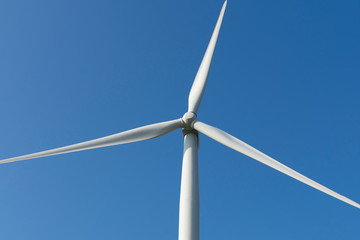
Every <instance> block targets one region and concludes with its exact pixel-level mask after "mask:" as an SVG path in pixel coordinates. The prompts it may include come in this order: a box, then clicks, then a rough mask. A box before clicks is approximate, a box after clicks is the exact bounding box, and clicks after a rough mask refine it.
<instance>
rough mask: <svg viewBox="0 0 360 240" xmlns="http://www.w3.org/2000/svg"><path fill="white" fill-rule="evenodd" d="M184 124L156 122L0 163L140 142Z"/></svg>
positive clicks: (176, 121)
mask: <svg viewBox="0 0 360 240" xmlns="http://www.w3.org/2000/svg"><path fill="white" fill-rule="evenodd" d="M182 126H183V123H182V121H181V119H177V120H172V121H167V122H161V123H155V124H151V125H147V126H143V127H139V128H135V129H132V130H128V131H125V132H121V133H117V134H113V135H110V136H107V137H102V138H97V139H94V140H90V141H86V142H82V143H77V144H73V145H69V146H65V147H60V148H55V149H51V150H47V151H42V152H37V153H32V154H27V155H23V156H19V157H13V158H7V159H3V160H0V164H2V163H9V162H15V161H21V160H27V159H32V158H40V157H46V156H51V155H58V154H64V153H70V152H77V151H82V150H87V149H92V148H101V147H107V146H113V145H119V144H125V143H131V142H138V141H142V140H147V139H151V138H156V137H160V136H162V135H165V134H167V133H169V132H171V131H174V130H176V129H178V128H181V127H182Z"/></svg>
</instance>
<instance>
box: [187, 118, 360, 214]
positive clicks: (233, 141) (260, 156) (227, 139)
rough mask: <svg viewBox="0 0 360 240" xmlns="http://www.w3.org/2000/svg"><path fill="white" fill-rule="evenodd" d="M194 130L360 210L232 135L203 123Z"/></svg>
mask: <svg viewBox="0 0 360 240" xmlns="http://www.w3.org/2000/svg"><path fill="white" fill-rule="evenodd" d="M194 128H195V129H196V130H197V131H199V132H201V133H203V134H205V135H207V136H208V137H210V138H212V139H214V140H216V141H218V142H219V143H222V144H224V145H225V146H228V147H229V148H232V149H234V150H235V151H238V152H240V153H243V154H245V155H247V156H249V157H251V158H253V159H255V160H257V161H259V162H261V163H264V164H265V165H268V166H269V167H272V168H274V169H276V170H278V171H280V172H282V173H285V174H286V175H288V176H290V177H292V178H295V179H296V180H299V181H300V182H303V183H305V184H307V185H309V186H311V187H313V188H316V189H317V190H320V191H322V192H324V193H326V194H329V195H330V196H333V197H334V198H337V199H339V200H341V201H343V202H346V203H348V204H350V205H352V206H354V207H357V208H360V205H359V204H358V203H356V202H354V201H352V200H350V199H348V198H346V197H344V196H342V195H340V194H338V193H336V192H334V191H332V190H331V189H329V188H327V187H324V186H323V185H321V184H319V183H317V182H315V181H313V180H311V179H310V178H307V177H305V176H304V175H302V174H300V173H298V172H296V171H294V170H292V169H291V168H289V167H287V166H285V165H284V164H281V163H280V162H278V161H276V160H275V159H273V158H271V157H269V156H267V155H265V154H264V153H262V152H260V151H258V150H256V149H255V148H253V147H251V146H250V145H248V144H246V143H244V142H243V141H241V140H239V139H237V138H235V137H233V136H231V135H230V134H228V133H226V132H224V131H222V130H220V129H218V128H215V127H212V126H209V125H207V124H205V123H202V122H199V121H197V122H195V123H194Z"/></svg>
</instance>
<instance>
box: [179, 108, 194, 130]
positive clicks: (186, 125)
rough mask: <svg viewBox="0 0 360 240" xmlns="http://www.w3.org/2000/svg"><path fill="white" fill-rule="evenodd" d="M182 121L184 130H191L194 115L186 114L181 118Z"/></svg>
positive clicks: (191, 113)
mask: <svg viewBox="0 0 360 240" xmlns="http://www.w3.org/2000/svg"><path fill="white" fill-rule="evenodd" d="M182 121H183V123H184V128H186V129H193V128H194V127H193V126H194V122H195V121H196V113H193V112H187V113H185V114H184V116H183V117H182Z"/></svg>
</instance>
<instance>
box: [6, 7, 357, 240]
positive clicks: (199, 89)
mask: <svg viewBox="0 0 360 240" xmlns="http://www.w3.org/2000/svg"><path fill="white" fill-rule="evenodd" d="M226 4H227V1H225V2H224V4H223V6H222V9H221V12H220V16H219V18H218V20H217V23H216V26H215V29H214V32H213V34H212V37H211V39H210V42H209V45H208V47H207V50H206V52H205V55H204V57H203V60H202V62H201V65H200V68H199V70H198V72H197V74H196V77H195V80H194V83H193V85H192V88H191V90H190V94H189V100H188V111H187V112H186V113H185V114H184V115H183V117H182V118H180V119H176V120H172V121H166V122H161V123H156V124H152V125H147V126H143V127H139V128H135V129H132V130H128V131H125V132H120V133H117V134H114V135H110V136H106V137H102V138H98V139H94V140H90V141H86V142H82V143H78V144H73V145H68V146H65V147H60V148H55V149H51V150H47V151H42V152H37V153H32V154H28V155H23V156H19V157H13V158H8V159H4V160H0V163H1V164H2V163H10V162H16V161H21V160H27V159H32V158H40V157H46V156H51V155H57V154H64V153H70V152H77V151H82V150H87V149H93V148H101V147H107V146H113V145H119V144H125V143H131V142H137V141H143V140H147V139H151V138H156V137H160V136H162V135H165V134H167V133H169V132H172V131H174V130H176V129H182V131H183V136H184V153H183V166H182V175H181V192H180V207H179V208H180V209H179V240H198V239H199V180H198V155H197V152H198V143H199V138H198V132H200V133H203V134H204V135H206V136H208V137H210V138H212V139H214V140H215V141H218V142H219V143H221V144H224V145H225V146H228V147H229V148H232V149H234V150H235V151H238V152H240V153H243V154H245V155H247V156H249V157H250V158H253V159H254V160H257V161H259V162H261V163H263V164H265V165H267V166H269V167H271V168H274V169H276V170H278V171H279V172H282V173H284V174H286V175H288V176H290V177H292V178H295V179H297V180H299V181H300V182H303V183H305V184H307V185H309V186H311V187H313V188H315V189H317V190H320V191H322V192H324V193H326V194H328V195H330V196H332V197H335V198H337V199H339V200H341V201H343V202H346V203H348V204H350V205H352V206H354V207H357V208H360V205H359V204H358V203H356V202H354V201H352V200H350V199H349V198H346V197H344V196H342V195H340V194H338V193H336V192H334V191H332V190H331V189H329V188H327V187H325V186H323V185H321V184H319V183H317V182H315V181H313V180H311V179H310V178H307V177H305V176H304V175H302V174H300V173H298V172H296V171H294V170H292V169H291V168H289V167H287V166H285V165H283V164H281V163H280V162H278V161H276V160H275V159H273V158H271V157H269V156H267V155H265V154H264V153H262V152H260V151H258V150H257V149H255V148H253V147H251V146H250V145H248V144H246V143H244V142H243V141H241V140H239V139H237V138H235V137H233V136H231V135H230V134H228V133H226V132H224V131H222V130H220V129H218V128H215V127H212V126H210V125H207V124H205V123H203V122H200V121H199V120H197V111H198V109H199V106H200V103H201V99H202V97H203V94H204V91H205V87H206V82H207V79H208V75H209V69H210V65H211V60H212V57H213V54H214V50H215V46H216V42H217V38H218V35H219V31H220V27H221V23H222V20H223V17H224V13H225V8H226Z"/></svg>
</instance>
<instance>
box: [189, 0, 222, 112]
mask: <svg viewBox="0 0 360 240" xmlns="http://www.w3.org/2000/svg"><path fill="white" fill-rule="evenodd" d="M226 4H227V1H225V2H224V5H223V6H222V9H221V12H220V16H219V18H218V20H217V23H216V26H215V29H214V32H213V34H212V36H211V39H210V42H209V45H208V47H207V49H206V52H205V55H204V58H203V60H202V62H201V65H200V68H199V70H198V72H197V74H196V77H195V80H194V83H193V85H192V87H191V90H190V94H189V107H188V112H194V113H196V112H197V111H198V109H199V106H200V102H201V99H202V96H203V95H204V91H205V87H206V82H207V78H208V75H209V70H210V66H211V60H212V57H213V54H214V50H215V46H216V41H217V38H218V36H219V31H220V27H221V22H222V20H223V17H224V13H225V8H226Z"/></svg>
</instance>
